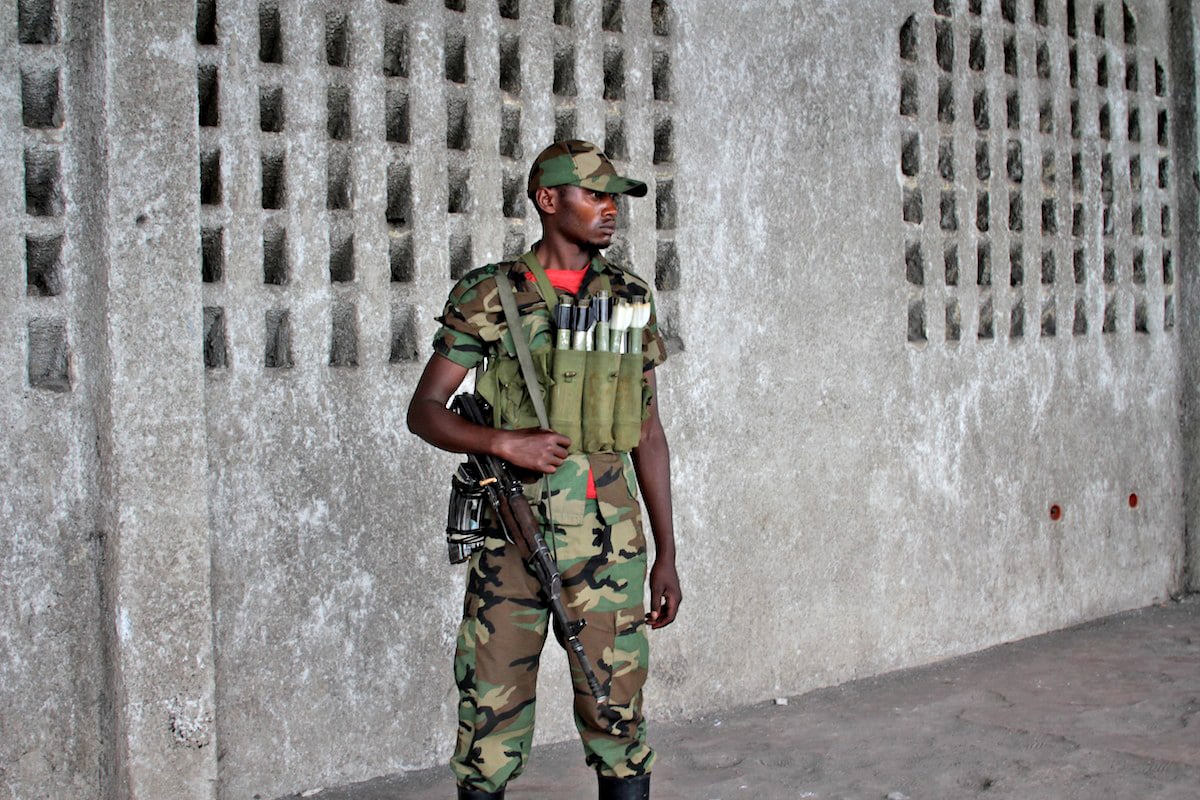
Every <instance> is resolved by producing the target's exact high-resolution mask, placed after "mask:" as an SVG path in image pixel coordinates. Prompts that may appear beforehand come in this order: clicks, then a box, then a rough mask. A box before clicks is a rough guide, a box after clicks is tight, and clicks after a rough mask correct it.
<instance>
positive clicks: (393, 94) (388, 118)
mask: <svg viewBox="0 0 1200 800" xmlns="http://www.w3.org/2000/svg"><path fill="white" fill-rule="evenodd" d="M384 105H385V110H384V124H385V126H386V131H385V134H386V137H387V140H388V141H389V142H393V143H395V144H408V143H409V137H410V135H411V133H410V128H409V125H410V123H409V116H408V92H406V91H403V90H400V89H388V90H387V93H386V95H385V99H384Z"/></svg>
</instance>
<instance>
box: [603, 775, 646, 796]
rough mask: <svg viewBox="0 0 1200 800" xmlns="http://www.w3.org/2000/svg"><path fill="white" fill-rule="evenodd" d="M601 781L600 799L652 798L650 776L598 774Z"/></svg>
mask: <svg viewBox="0 0 1200 800" xmlns="http://www.w3.org/2000/svg"><path fill="white" fill-rule="evenodd" d="M596 777H597V778H598V779H599V781H600V800H650V776H649V775H638V776H637V777H634V778H610V777H608V776H606V775H597V776H596Z"/></svg>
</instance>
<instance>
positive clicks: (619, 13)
mask: <svg viewBox="0 0 1200 800" xmlns="http://www.w3.org/2000/svg"><path fill="white" fill-rule="evenodd" d="M624 26H625V9H624V2H623V0H604V2H603V5H602V6H601V9H600V27H602V28H603V29H604V30H606V31H612V32H613V33H620V32H621V31H622V29H623V28H624Z"/></svg>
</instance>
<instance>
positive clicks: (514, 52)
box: [500, 33, 521, 95]
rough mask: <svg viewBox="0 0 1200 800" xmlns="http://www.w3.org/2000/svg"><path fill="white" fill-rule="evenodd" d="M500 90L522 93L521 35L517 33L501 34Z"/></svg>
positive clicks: (516, 93)
mask: <svg viewBox="0 0 1200 800" xmlns="http://www.w3.org/2000/svg"><path fill="white" fill-rule="evenodd" d="M500 90H501V91H504V92H508V93H509V94H512V95H518V94H520V93H521V37H520V36H518V35H517V34H515V33H504V34H501V35H500Z"/></svg>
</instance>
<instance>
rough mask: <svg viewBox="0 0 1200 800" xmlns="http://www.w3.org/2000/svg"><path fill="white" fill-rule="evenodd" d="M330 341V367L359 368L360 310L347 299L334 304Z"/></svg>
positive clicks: (341, 299) (339, 299)
mask: <svg viewBox="0 0 1200 800" xmlns="http://www.w3.org/2000/svg"><path fill="white" fill-rule="evenodd" d="M331 322H332V331H331V332H330V339H329V366H331V367H357V366H358V309H357V308H356V307H355V305H354V303H353V302H351V301H350V300H348V299H346V298H338V299H337V300H335V301H334V304H333V313H332V319H331Z"/></svg>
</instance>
